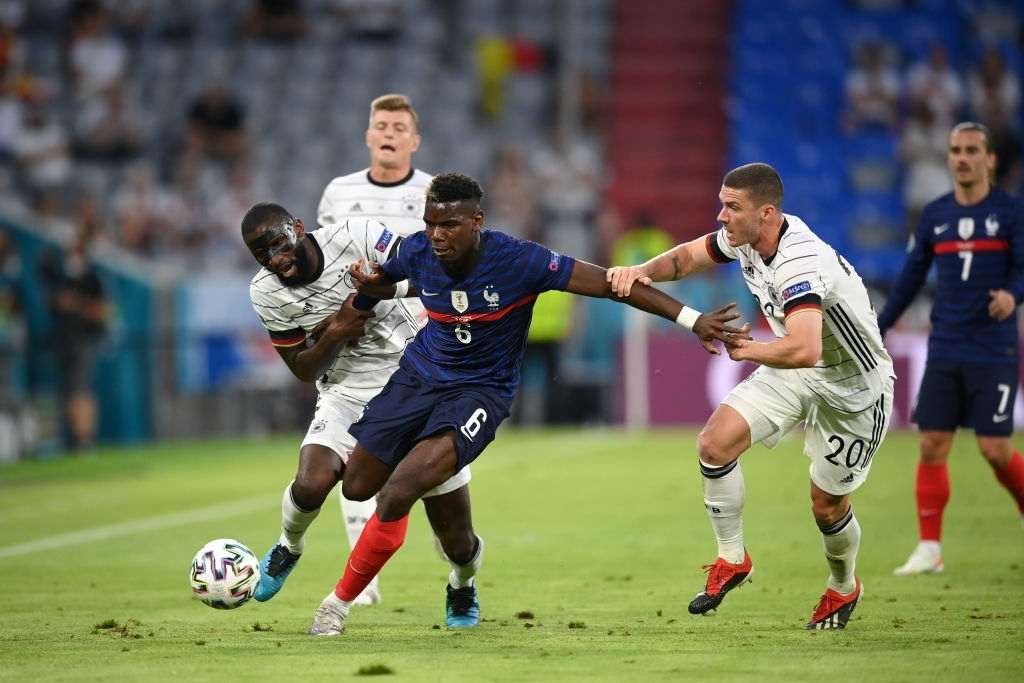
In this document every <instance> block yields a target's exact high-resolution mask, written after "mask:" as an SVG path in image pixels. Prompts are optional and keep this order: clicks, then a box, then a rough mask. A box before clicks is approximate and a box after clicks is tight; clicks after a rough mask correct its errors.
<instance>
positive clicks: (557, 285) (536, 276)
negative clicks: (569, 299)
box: [522, 241, 576, 294]
mask: <svg viewBox="0 0 1024 683" xmlns="http://www.w3.org/2000/svg"><path fill="white" fill-rule="evenodd" d="M522 260H523V262H524V263H525V264H526V274H527V277H528V278H529V281H530V288H531V289H532V290H533V291H534V292H536V293H537V294H540V293H541V292H546V291H548V290H549V289H559V290H564V289H565V288H566V287H567V286H568V285H569V278H570V277H571V276H572V269H573V266H574V265H575V263H576V259H574V258H573V257H572V256H566V255H564V254H559V253H558V252H557V251H554V250H552V249H548V248H547V247H545V246H543V245H541V244H537V243H536V242H528V241H524V242H523V259H522Z"/></svg>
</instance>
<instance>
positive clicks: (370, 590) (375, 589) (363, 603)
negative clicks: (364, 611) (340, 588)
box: [352, 577, 381, 607]
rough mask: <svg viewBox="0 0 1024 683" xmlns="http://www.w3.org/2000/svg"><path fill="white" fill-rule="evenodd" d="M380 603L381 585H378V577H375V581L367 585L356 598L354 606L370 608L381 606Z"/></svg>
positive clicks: (353, 602)
mask: <svg viewBox="0 0 1024 683" xmlns="http://www.w3.org/2000/svg"><path fill="white" fill-rule="evenodd" d="M380 601H381V597H380V585H379V584H378V583H377V577H374V578H373V581H371V582H370V583H368V584H366V588H364V589H363V592H362V593H360V594H359V595H357V596H356V599H355V600H353V601H352V604H353V605H359V606H360V607H370V606H371V605H379V604H380Z"/></svg>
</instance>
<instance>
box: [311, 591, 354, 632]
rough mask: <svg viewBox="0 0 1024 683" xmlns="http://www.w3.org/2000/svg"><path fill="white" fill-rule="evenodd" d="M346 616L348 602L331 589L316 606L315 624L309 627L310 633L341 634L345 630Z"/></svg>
mask: <svg viewBox="0 0 1024 683" xmlns="http://www.w3.org/2000/svg"><path fill="white" fill-rule="evenodd" d="M346 617H348V603H346V602H345V601H343V600H342V599H341V598H339V597H338V596H337V595H335V594H334V591H331V592H330V593H328V594H327V597H326V598H324V599H323V602H321V603H320V606H319V607H317V608H316V613H315V614H314V615H313V625H312V626H310V627H309V635H311V636H340V635H341V634H342V633H344V632H345V619H346Z"/></svg>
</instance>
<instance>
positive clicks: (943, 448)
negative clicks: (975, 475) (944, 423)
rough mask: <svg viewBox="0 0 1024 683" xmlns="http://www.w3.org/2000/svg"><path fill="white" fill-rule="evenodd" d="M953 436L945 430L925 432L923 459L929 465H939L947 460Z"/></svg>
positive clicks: (921, 445) (922, 443) (922, 448)
mask: <svg viewBox="0 0 1024 683" xmlns="http://www.w3.org/2000/svg"><path fill="white" fill-rule="evenodd" d="M952 445H953V437H952V435H951V434H946V433H945V432H940V433H933V432H923V433H922V434H921V444H920V451H921V461H922V462H924V463H925V464H927V465H937V464H939V463H943V462H945V461H946V458H947V457H948V456H949V451H950V448H951V447H952Z"/></svg>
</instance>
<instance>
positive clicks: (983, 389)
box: [914, 361, 1017, 436]
mask: <svg viewBox="0 0 1024 683" xmlns="http://www.w3.org/2000/svg"><path fill="white" fill-rule="evenodd" d="M1016 399H1017V364H1016V363H993V364H983V363H945V362H934V363H933V362H931V361H929V362H928V364H927V365H926V366H925V369H924V378H923V379H922V380H921V391H920V392H918V395H917V408H916V409H915V410H914V420H915V421H916V422H917V427H918V429H920V430H922V431H938V432H952V431H956V428H957V427H969V428H971V429H973V430H974V433H975V434H978V435H980V436H1009V435H1010V434H1012V433H1013V403H1014V401H1015V400H1016Z"/></svg>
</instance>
